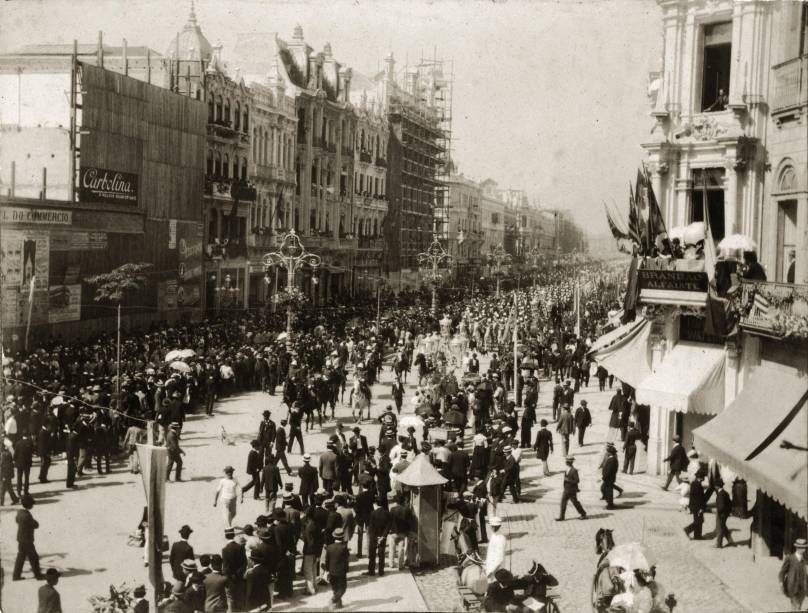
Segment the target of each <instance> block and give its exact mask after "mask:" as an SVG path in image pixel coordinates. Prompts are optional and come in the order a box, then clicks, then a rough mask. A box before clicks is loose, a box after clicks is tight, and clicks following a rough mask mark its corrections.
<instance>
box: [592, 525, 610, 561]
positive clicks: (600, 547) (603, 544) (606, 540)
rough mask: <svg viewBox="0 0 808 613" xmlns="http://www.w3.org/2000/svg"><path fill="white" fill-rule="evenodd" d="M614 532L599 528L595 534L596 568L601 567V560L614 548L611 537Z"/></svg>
mask: <svg viewBox="0 0 808 613" xmlns="http://www.w3.org/2000/svg"><path fill="white" fill-rule="evenodd" d="M612 532H614V530H609V529H607V528H599V529H598V531H597V532H596V533H595V553H597V554H599V555H600V557H599V558H598V566H600V565H601V562H603V559H604V558H605V557H606V556H607V555H608V553H609V552H610V551H611V550H612V549H613V548H614V537H613V536H612Z"/></svg>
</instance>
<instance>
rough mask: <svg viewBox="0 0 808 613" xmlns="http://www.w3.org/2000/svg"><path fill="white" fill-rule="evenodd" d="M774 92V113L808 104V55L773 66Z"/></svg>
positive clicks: (772, 109)
mask: <svg viewBox="0 0 808 613" xmlns="http://www.w3.org/2000/svg"><path fill="white" fill-rule="evenodd" d="M772 77H773V80H774V92H773V94H772V100H771V112H772V115H778V114H781V113H784V112H786V111H789V110H792V109H795V108H799V107H800V106H803V105H805V104H808V55H803V56H801V57H795V58H793V59H791V60H788V61H787V62H782V63H780V64H777V65H776V66H773V67H772Z"/></svg>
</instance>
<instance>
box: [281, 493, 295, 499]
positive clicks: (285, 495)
mask: <svg viewBox="0 0 808 613" xmlns="http://www.w3.org/2000/svg"><path fill="white" fill-rule="evenodd" d="M282 498H283V500H284V501H287V500H292V498H293V496H292V492H284V493H283V496H282Z"/></svg>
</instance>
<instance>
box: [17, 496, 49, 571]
mask: <svg viewBox="0 0 808 613" xmlns="http://www.w3.org/2000/svg"><path fill="white" fill-rule="evenodd" d="M20 502H21V503H22V509H20V510H19V511H17V518H16V521H17V559H16V560H14V573H13V575H12V577H11V578H12V579H13V580H14V581H19V580H20V579H22V566H23V564H25V560H28V563H29V564H30V565H31V570H32V571H34V576H35V577H36V578H37V579H38V580H40V581H41V580H42V579H44V578H45V577H44V575H43V574H42V571H40V569H39V554H38V553H37V551H36V547H35V546H34V530H36V529H37V528H39V522H38V521H37V520H35V519H34V516H33V515H31V509H32V508H33V506H34V498H33V496H31V495H30V494H23V495H22V496H21V497H20Z"/></svg>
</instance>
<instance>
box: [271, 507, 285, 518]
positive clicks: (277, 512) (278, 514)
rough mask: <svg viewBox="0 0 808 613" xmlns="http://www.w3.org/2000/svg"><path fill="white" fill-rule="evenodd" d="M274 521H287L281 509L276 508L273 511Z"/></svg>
mask: <svg viewBox="0 0 808 613" xmlns="http://www.w3.org/2000/svg"><path fill="white" fill-rule="evenodd" d="M272 519H286V513H284V512H283V509H281V508H280V507H275V510H274V511H272Z"/></svg>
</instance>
